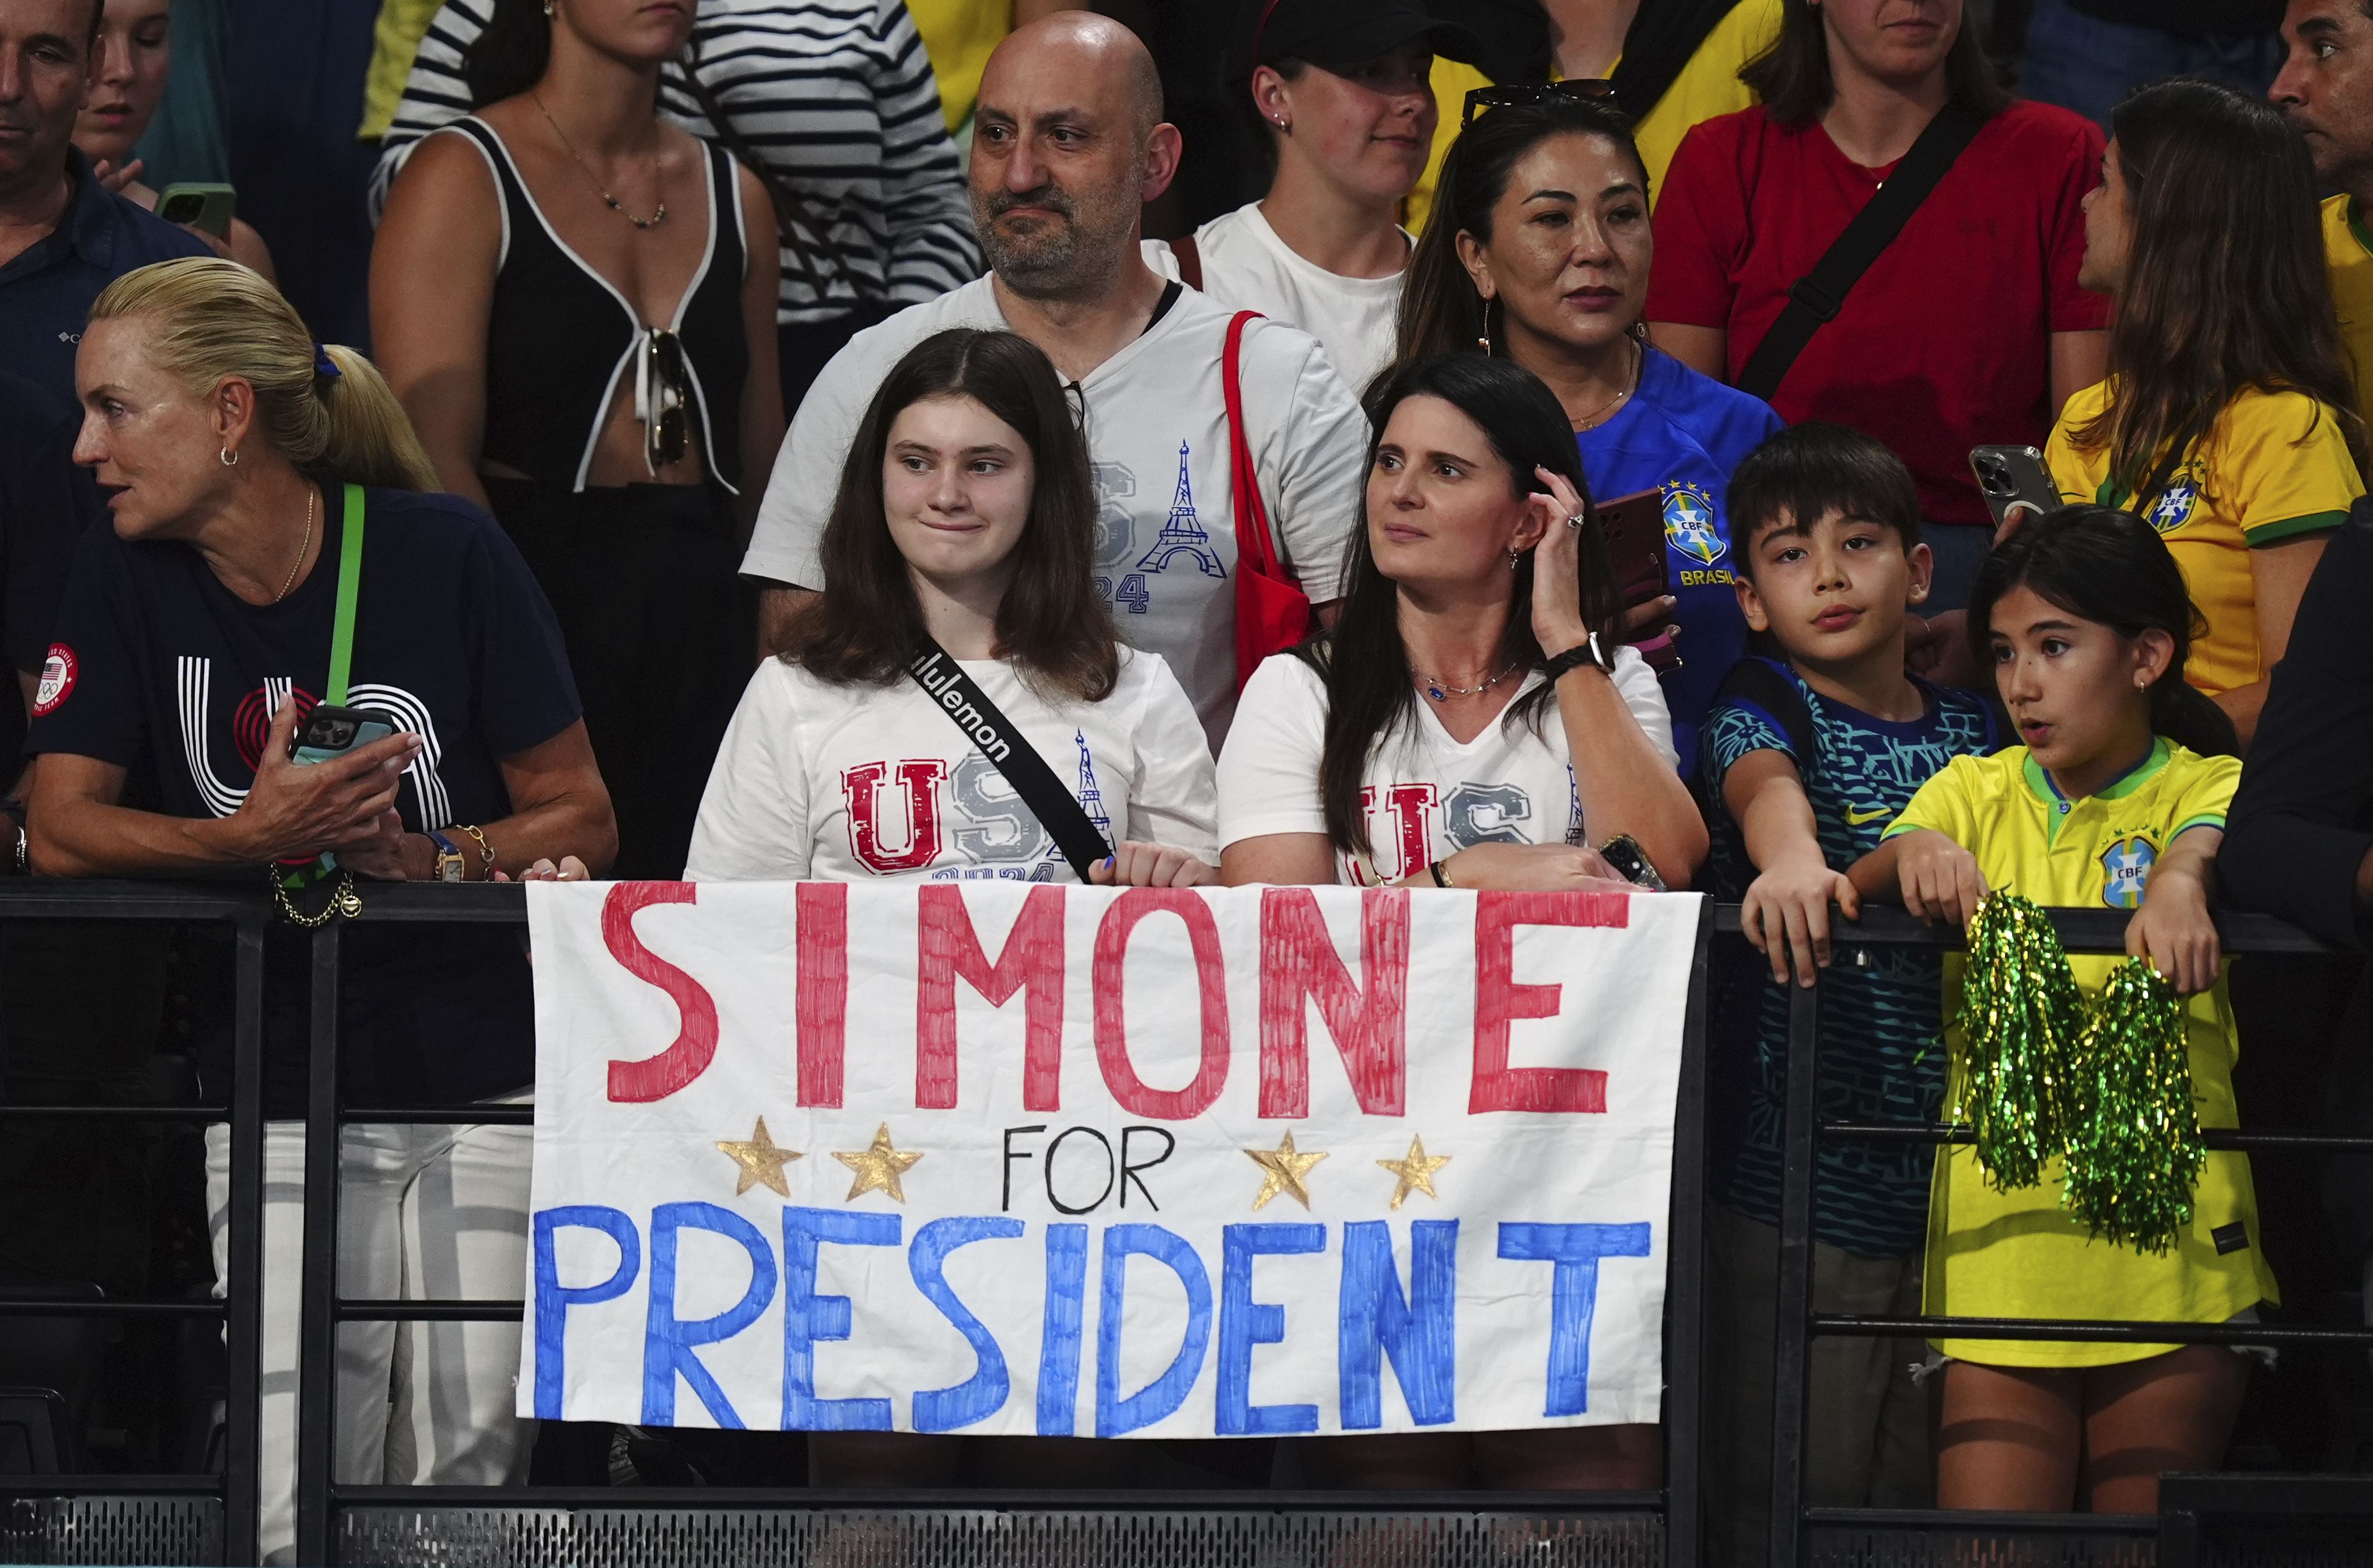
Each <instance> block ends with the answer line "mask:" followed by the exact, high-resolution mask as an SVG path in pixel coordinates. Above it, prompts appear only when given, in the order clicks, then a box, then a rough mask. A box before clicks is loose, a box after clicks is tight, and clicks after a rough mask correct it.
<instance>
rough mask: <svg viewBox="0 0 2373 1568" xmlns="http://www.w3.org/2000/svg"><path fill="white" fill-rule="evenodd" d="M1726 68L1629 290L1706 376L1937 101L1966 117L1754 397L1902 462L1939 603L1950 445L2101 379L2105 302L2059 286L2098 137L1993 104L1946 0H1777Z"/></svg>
mask: <svg viewBox="0 0 2373 1568" xmlns="http://www.w3.org/2000/svg"><path fill="white" fill-rule="evenodd" d="M1746 75H1747V79H1748V85H1750V86H1751V87H1753V88H1755V89H1756V91H1757V92H1758V94H1759V95H1760V97H1761V98H1762V100H1763V101H1762V102H1761V103H1760V104H1759V105H1758V106H1757V107H1755V108H1753V109H1748V110H1744V111H1740V112H1739V113H1736V114H1726V115H1724V116H1722V117H1720V118H1718V119H1714V120H1709V121H1707V122H1706V123H1704V124H1702V125H1700V126H1699V127H1698V128H1697V129H1696V130H1694V131H1692V132H1690V133H1689V137H1688V139H1687V140H1686V141H1684V142H1683V143H1682V144H1681V148H1680V151H1679V153H1678V154H1677V156H1676V157H1675V158H1674V159H1673V166H1672V170H1671V173H1670V174H1669V175H1668V176H1667V178H1666V188H1665V192H1664V194H1663V196H1662V197H1661V198H1660V199H1659V201H1658V203H1657V205H1656V213H1655V233H1656V272H1655V276H1654V282H1653V283H1652V284H1651V286H1650V287H1649V291H1648V320H1649V323H1650V331H1651V333H1653V334H1654V340H1655V343H1656V345H1657V346H1658V347H1659V348H1662V349H1664V350H1665V351H1666V353H1668V354H1670V355H1672V356H1673V357H1676V358H1677V359H1679V360H1681V361H1682V362H1683V363H1685V364H1687V365H1689V366H1690V367H1691V368H1692V369H1697V370H1701V371H1702V372H1704V373H1705V374H1707V375H1710V376H1714V377H1717V378H1720V379H1722V380H1731V381H1735V380H1736V379H1737V377H1738V376H1739V373H1740V372H1741V371H1742V370H1743V369H1745V368H1746V366H1747V363H1748V360H1749V359H1750V358H1751V357H1753V355H1754V353H1755V350H1756V347H1757V346H1758V345H1759V344H1760V343H1761V342H1762V341H1763V336H1764V334H1765V333H1767V332H1769V331H1770V330H1771V325H1772V323H1773V322H1775V321H1776V320H1777V319H1778V318H1779V315H1780V312H1781V310H1782V309H1783V307H1784V306H1785V305H1786V304H1787V302H1788V290H1789V289H1790V287H1792V286H1793V285H1794V284H1795V282H1796V281H1797V280H1798V279H1799V278H1802V277H1803V276H1804V275H1806V274H1807V273H1809V272H1811V271H1812V270H1813V267H1814V266H1815V264H1816V263H1818V262H1819V261H1820V259H1821V257H1822V256H1823V255H1824V254H1825V253H1826V252H1828V251H1829V247H1830V245H1831V244H1832V243H1834V242H1835V241H1836V240H1837V238H1838V236H1839V235H1840V234H1841V233H1843V232H1844V230H1845V228H1846V226H1847V225H1848V224H1849V223H1851V222H1852V221H1853V218H1854V216H1856V215H1857V214H1858V213H1860V212H1861V211H1862V209H1863V208H1864V206H1865V205H1868V204H1869V202H1870V199H1871V198H1872V196H1874V195H1876V193H1877V191H1878V188H1879V186H1880V184H1881V183H1882V182H1883V181H1885V180H1886V179H1887V178H1888V176H1889V175H1890V174H1892V173H1893V172H1894V170H1895V167H1896V165H1897V164H1898V163H1899V162H1900V161H1901V160H1902V158H1903V157H1904V155H1905V154H1906V153H1908V152H1909V151H1911V146H1912V144H1913V143H1914V142H1916V141H1918V140H1919V138H1920V134H1921V133H1922V132H1923V131H1924V130H1926V129H1927V128H1928V124H1929V122H1930V121H1932V120H1934V119H1935V117H1936V115H1937V114H1938V113H1939V112H1940V111H1943V110H1944V109H1945V107H1946V105H1947V104H1958V105H1959V106H1960V107H1961V108H1962V109H1964V110H1966V111H1969V112H1970V113H1973V114H1976V115H1978V116H1980V117H1981V119H1983V121H1984V122H1985V123H1984V126H1983V128H1982V129H1981V130H1980V131H1979V133H1978V135H1977V137H1976V139H1975V140H1974V141H1972V142H1971V143H1970V145H1969V146H1968V147H1967V148H1966V149H1965V150H1964V151H1963V152H1962V153H1961V155H1960V157H1959V158H1958V160H1957V161H1956V162H1955V163H1954V165H1953V166H1952V168H1951V170H1949V171H1948V172H1947V173H1946V175H1945V177H1944V179H1943V181H1941V182H1940V183H1939V184H1938V185H1937V186H1936V188H1935V191H1934V192H1932V193H1930V194H1929V197H1928V199H1927V200H1926V201H1925V202H1924V203H1923V204H1922V205H1921V206H1920V208H1919V210H1918V211H1917V212H1915V213H1914V214H1913V215H1912V216H1911V221H1910V222H1909V223H1908V224H1906V225H1905V226H1904V228H1903V231H1902V233H1901V234H1900V235H1898V236H1897V237H1896V240H1895V241H1894V243H1892V244H1891V245H1889V246H1888V248H1887V250H1886V251H1885V252H1882V253H1881V254H1880V256H1879V257H1878V259H1877V260H1876V262H1875V263H1872V265H1871V267H1870V270H1869V271H1868V272H1866V273H1864V275H1863V276H1862V279H1861V280H1860V281H1859V282H1858V283H1857V284H1856V285H1855V286H1854V287H1853V291H1852V292H1851V293H1850V294H1849V295H1848V296H1847V297H1846V299H1845V301H1844V306H1843V309H1842V310H1841V311H1840V312H1839V314H1838V315H1837V317H1836V319H1835V320H1833V321H1830V322H1828V323H1827V324H1825V325H1824V326H1822V327H1821V329H1820V330H1819V331H1818V333H1815V334H1814V337H1813V339H1812V341H1811V343H1810V344H1809V345H1806V348H1805V350H1804V352H1803V353H1802V354H1800V355H1798V356H1797V357H1796V360H1795V362H1794V365H1793V366H1792V367H1791V368H1790V369H1789V370H1788V372H1787V374H1786V375H1785V376H1784V377H1783V378H1782V380H1781V381H1780V383H1779V386H1778V387H1777V389H1776V390H1774V391H1773V392H1771V394H1770V397H1771V404H1772V406H1773V407H1774V408H1775V409H1777V410H1778V411H1779V413H1780V415H1781V417H1783V418H1784V419H1786V420H1788V421H1789V422H1790V423H1792V424H1794V423H1799V422H1802V421H1804V420H1807V419H1827V420H1832V421H1834V422H1836V423H1838V424H1841V425H1846V426H1849V427H1853V428H1854V429H1858V430H1861V431H1863V432H1864V433H1865V434H1868V435H1871V436H1874V437H1876V438H1877V439H1880V440H1883V441H1885V442H1886V443H1887V444H1888V446H1890V447H1892V448H1894V449H1895V451H1897V453H1898V454H1900V456H1901V457H1902V458H1903V460H1904V462H1906V463H1907V464H1909V465H1910V467H1911V473H1912V475H1913V477H1914V478H1915V479H1916V480H1918V482H1919V486H1920V501H1921V510H1922V513H1923V516H1924V517H1925V519H1926V521H1928V522H1929V523H1930V524H1932V525H1942V526H1932V527H1930V528H1929V529H1928V531H1927V535H1926V536H1927V538H1928V539H1929V541H1930V543H1931V544H1932V546H1933V547H1934V548H1935V552H1936V556H1937V570H1936V588H1935V594H1934V597H1933V598H1932V600H1931V603H1935V604H1938V605H1939V606H1940V607H1943V608H1947V609H1951V608H1956V607H1958V606H1959V605H1961V604H1963V603H1966V600H1967V595H1968V589H1969V585H1970V579H1971V578H1972V577H1973V576H1974V575H1975V573H1976V570H1977V565H1978V562H1979V561H1980V560H1981V558H1982V557H1983V556H1984V554H1985V551H1986V549H1987V547H1988V545H1989V544H1991V542H1992V535H1991V532H1990V529H1989V526H1988V525H1989V523H1990V521H1991V520H1990V518H1989V516H1988V514H1987V511H1986V508H1985V503H1984V500H1983V497H1981V495H1980V494H1979V492H1978V488H1977V485H1976V482H1975V481H1974V480H1973V479H1972V478H1971V476H1970V468H1969V455H1970V448H1971V447H1975V446H1984V445H1992V444H1997V443H2006V444H2014V445H2025V446H2034V447H2038V448H2040V447H2041V446H2042V444H2043V440H2044V438H2045V437H2046V436H2047V435H2048V434H2049V433H2050V432H2051V429H2052V420H2053V418H2054V417H2055V416H2056V415H2057V414H2058V412H2059V408H2060V405H2061V404H2062V403H2063V402H2064V401H2066V399H2067V397H2068V395H2069V394H2070V393H2072V392H2076V391H2078V390H2079V389H2081V388H2084V387H2087V386H2090V385H2092V384H2093V383H2094V382H2095V381H2096V380H2099V379H2100V376H2101V374H2102V369H2103V363H2104V357H2105V355H2106V353H2107V346H2106V333H2104V332H2103V330H2102V328H2103V326H2104V325H2105V323H2106V321H2107V313H2106V311H2105V310H2104V308H2103V301H2102V300H2101V299H2100V298H2098V296H2091V295H2087V294H2086V293H2085V291H2084V290H2082V289H2081V288H2079V287H2077V286H2076V269H2077V264H2078V263H2079V262H2080V261H2081V260H2082V259H2083V257H2084V252H2085V217H2084V208H2083V202H2084V197H2085V193H2086V191H2087V189H2089V188H2090V187H2091V185H2092V184H2093V181H2094V171H2095V170H2096V169H2097V168H2098V165H2099V162H2100V157H2101V135H2100V132H2099V131H2098V129H2096V128H2095V127H2094V125H2093V124H2092V123H2090V122H2089V121H2086V120H2083V119H2081V118H2079V117H2078V116H2076V115H2075V114H2072V113H2070V112H2068V111H2066V110H2063V109H2054V108H2052V107H2049V106H2047V105H2043V104H2034V103H2014V102H2012V101H2010V99H2009V97H2008V95H2007V94H2005V92H2004V90H2003V88H2002V85H2001V84H2000V83H1999V82H1998V81H1997V80H1995V78H1994V76H1993V67H1992V66H1991V65H1989V64H1988V63H1987V61H1986V58H1985V55H1984V53H1983V52H1982V50H1981V48H1980V45H1979V40H1978V37H1977V35H1976V34H1975V33H1974V32H1972V31H1970V29H1966V28H1965V27H1964V26H1963V9H1962V0H1822V3H1821V4H1818V5H1808V6H1791V7H1790V8H1789V11H1788V17H1787V22H1786V25H1785V28H1784V29H1783V32H1782V34H1781V38H1780V42H1779V44H1778V45H1777V46H1776V47H1775V48H1774V49H1773V50H1772V51H1771V53H1769V54H1766V55H1765V56H1764V57H1763V58H1762V59H1760V60H1759V61H1757V62H1756V63H1755V64H1752V65H1750V66H1749V67H1748V71H1747V73H1746Z"/></svg>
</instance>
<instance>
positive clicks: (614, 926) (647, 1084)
mask: <svg viewBox="0 0 2373 1568" xmlns="http://www.w3.org/2000/svg"><path fill="white" fill-rule="evenodd" d="M698 898H699V895H698V892H697V890H696V888H695V887H694V885H693V884H692V883H688V882H622V883H618V884H617V885H616V886H615V887H613V888H612V889H610V893H609V896H607V897H606V898H604V899H602V943H603V944H604V945H605V946H607V947H608V948H609V950H610V956H611V957H613V958H614V959H616V960H617V961H618V963H619V964H620V965H622V966H624V967H625V971H626V973H628V974H629V975H632V976H634V977H635V978H637V979H638V980H644V981H648V982H649V983H650V984H651V985H654V986H657V987H659V989H661V990H663V991H665V992H667V994H668V995H669V997H670V998H672V1000H674V1002H675V1008H676V1013H677V1015H678V1017H679V1018H680V1020H681V1023H680V1024H679V1026H678V1028H677V1030H676V1036H675V1040H674V1043H672V1045H670V1046H669V1047H668V1048H667V1049H665V1050H663V1051H661V1052H660V1054H659V1055H657V1056H655V1057H648V1058H646V1059H643V1060H641V1061H613V1062H612V1063H611V1064H610V1098H611V1099H613V1100H615V1101H619V1102H622V1103H625V1104H628V1105H640V1104H643V1103H646V1102H649V1101H651V1100H664V1099H666V1098H667V1097H668V1096H669V1095H670V1094H674V1093H675V1092H676V1091H677V1090H679V1089H681V1088H683V1087H684V1085H685V1084H687V1083H689V1082H692V1081H693V1080H694V1079H696V1078H697V1077H699V1076H700V1075H701V1074H702V1073H703V1072H704V1071H707V1068H708V1063H709V1059H710V1058H712V1057H714V1056H715V1055H716V1054H717V1001H716V999H715V998H713V997H711V996H710V995H709V994H708V991H707V989H706V988H705V987H703V986H702V985H701V983H700V982H699V981H698V980H696V979H694V978H693V977H691V976H690V975H687V974H685V973H684V971H683V970H681V969H679V968H677V967H676V966H675V965H672V964H671V963H669V962H668V961H667V960H666V959H664V958H661V957H660V955H659V954H656V953H653V952H652V951H651V950H650V949H649V948H648V947H645V946H644V945H643V942H642V939H641V938H640V937H637V935H636V934H635V911H636V910H637V909H642V908H647V907H649V906H651V905H653V904H692V903H696V902H698Z"/></svg>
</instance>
